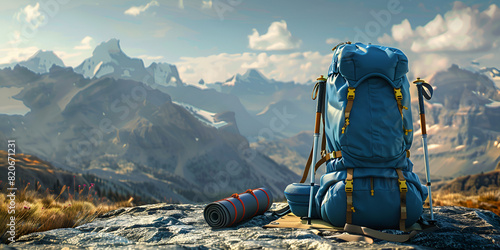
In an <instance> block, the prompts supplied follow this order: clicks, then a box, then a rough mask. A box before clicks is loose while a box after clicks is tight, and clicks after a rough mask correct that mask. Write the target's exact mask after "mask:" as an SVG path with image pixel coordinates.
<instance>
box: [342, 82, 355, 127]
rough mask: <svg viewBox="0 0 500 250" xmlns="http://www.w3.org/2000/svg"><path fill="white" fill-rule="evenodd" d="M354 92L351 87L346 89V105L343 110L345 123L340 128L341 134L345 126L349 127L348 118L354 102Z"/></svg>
mask: <svg viewBox="0 0 500 250" xmlns="http://www.w3.org/2000/svg"><path fill="white" fill-rule="evenodd" d="M355 91H356V89H355V88H352V87H349V88H348V89H347V105H346V106H345V110H344V117H345V122H344V126H343V127H342V134H343V133H344V132H345V129H346V128H347V126H349V117H350V116H351V109H352V105H353V102H354V97H355Z"/></svg>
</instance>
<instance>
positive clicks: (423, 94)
mask: <svg viewBox="0 0 500 250" xmlns="http://www.w3.org/2000/svg"><path fill="white" fill-rule="evenodd" d="M413 83H414V84H416V86H417V90H418V111H419V113H420V129H421V130H422V145H423V149H424V163H425V175H426V179H427V183H426V186H427V190H428V191H429V206H430V210H431V221H432V222H434V213H433V211H432V194H431V175H430V170H429V153H428V151H427V128H426V125H425V110H424V97H425V99H427V100H430V99H431V97H432V92H433V90H432V86H431V85H430V84H429V83H427V82H425V80H420V78H417V80H415V81H414V82H413ZM423 88H426V89H427V91H429V93H427V91H425V90H424V89H423Z"/></svg>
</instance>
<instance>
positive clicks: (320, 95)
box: [307, 75, 326, 225]
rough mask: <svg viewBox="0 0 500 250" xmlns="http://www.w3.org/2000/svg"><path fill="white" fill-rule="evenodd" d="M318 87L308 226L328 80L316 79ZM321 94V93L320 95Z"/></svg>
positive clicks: (321, 77)
mask: <svg viewBox="0 0 500 250" xmlns="http://www.w3.org/2000/svg"><path fill="white" fill-rule="evenodd" d="M316 80H317V81H318V82H316V85H315V86H314V89H315V90H313V94H314V93H316V96H313V97H312V99H313V100H314V99H316V97H317V98H318V101H317V103H316V120H315V123H314V142H313V154H312V161H311V168H310V170H309V171H310V172H309V173H310V174H309V175H310V176H311V191H310V193H309V210H308V212H307V224H308V225H311V217H312V207H313V200H314V197H313V196H314V180H315V178H316V176H315V175H316V169H315V165H316V157H317V154H318V141H319V131H320V130H319V129H320V125H321V116H322V113H323V107H324V103H323V102H324V100H325V87H326V79H325V78H324V77H323V75H321V76H320V77H319V78H318V79H316ZM318 92H319V93H318ZM323 136H325V135H323Z"/></svg>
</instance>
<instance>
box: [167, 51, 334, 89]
mask: <svg viewBox="0 0 500 250" xmlns="http://www.w3.org/2000/svg"><path fill="white" fill-rule="evenodd" d="M331 59H332V54H326V55H322V54H320V53H319V52H311V51H307V52H295V53H290V54H281V55H275V54H268V53H266V52H262V53H248V52H247V53H238V54H227V53H222V54H218V55H211V56H206V57H181V61H179V62H176V63H174V64H175V65H177V68H178V70H179V73H180V75H181V76H182V79H183V81H185V82H187V83H188V84H196V83H197V82H198V80H200V79H204V80H205V82H207V83H211V82H217V81H222V82H223V81H225V80H227V79H228V78H230V77H231V76H233V75H235V74H236V73H240V74H243V73H245V71H246V70H247V69H249V68H256V69H259V70H260V71H261V72H262V73H263V74H264V75H265V76H266V77H268V78H272V79H276V80H280V81H295V82H298V83H305V82H309V81H313V80H315V79H316V78H317V77H318V76H319V75H326V73H327V71H328V67H329V66H330V62H331Z"/></svg>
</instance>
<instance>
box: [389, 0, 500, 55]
mask: <svg viewBox="0 0 500 250" xmlns="http://www.w3.org/2000/svg"><path fill="white" fill-rule="evenodd" d="M498 23H500V10H499V8H498V6H497V5H495V4H492V5H490V6H489V8H488V9H487V10H485V11H482V12H480V11H479V10H478V9H477V8H476V7H468V6H465V5H464V4H463V3H461V2H458V1H457V2H455V4H454V6H453V9H452V10H450V11H448V12H446V13H445V14H444V15H443V16H442V15H440V14H438V15H436V17H435V18H434V19H433V20H431V21H429V22H428V23H427V24H425V25H424V26H418V27H416V28H415V29H412V28H411V24H410V22H409V21H408V20H407V19H405V20H404V21H403V22H402V23H401V24H398V25H394V26H393V27H392V38H393V39H394V40H395V41H397V42H399V43H401V44H409V46H410V48H411V51H413V52H417V53H421V52H451V51H472V52H473V51H483V52H484V51H488V50H490V49H493V48H495V47H496V46H497V45H498V42H499V41H500V30H499V26H498ZM379 39H384V37H381V38H379Z"/></svg>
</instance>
